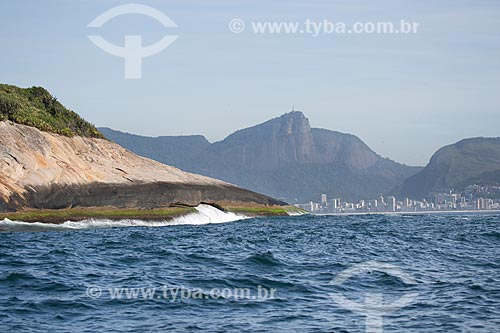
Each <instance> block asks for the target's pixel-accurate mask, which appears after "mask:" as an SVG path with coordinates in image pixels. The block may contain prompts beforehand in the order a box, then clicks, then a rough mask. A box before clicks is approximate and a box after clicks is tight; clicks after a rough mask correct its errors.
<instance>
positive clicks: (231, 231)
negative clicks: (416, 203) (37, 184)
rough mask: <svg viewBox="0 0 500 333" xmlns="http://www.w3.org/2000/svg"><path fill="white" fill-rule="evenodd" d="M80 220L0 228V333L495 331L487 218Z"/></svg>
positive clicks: (495, 237)
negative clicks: (156, 224) (60, 224)
mask: <svg viewBox="0 0 500 333" xmlns="http://www.w3.org/2000/svg"><path fill="white" fill-rule="evenodd" d="M210 222H220V221H215V220H213V221H210ZM82 223H85V222H80V224H68V225H67V226H64V227H44V226H40V225H35V226H34V227H32V228H30V227H29V226H26V225H24V224H20V223H14V222H10V221H3V222H1V223H0V229H1V230H2V232H0V331H1V332H202V331H203V332H204V331H206V332H302V333H304V332H382V331H383V332H488V333H489V332H500V215H495V214H469V215H458V214H457V215H392V216H389V215H371V216H369V215H364V216H295V217H272V218H253V219H245V220H239V221H234V222H228V223H210V224H206V223H202V224H199V223H196V222H192V223H189V221H184V222H183V223H181V224H177V225H171V224H168V223H165V225H163V226H159V227H152V226H154V224H153V225H150V224H147V223H144V224H141V223H139V222H137V223H129V224H123V225H120V224H116V225H114V224H113V223H109V224H106V223H104V222H102V223H100V221H93V222H89V224H88V227H82ZM124 225H128V227H119V226H124Z"/></svg>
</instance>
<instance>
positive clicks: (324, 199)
mask: <svg viewBox="0 0 500 333" xmlns="http://www.w3.org/2000/svg"><path fill="white" fill-rule="evenodd" d="M327 202H328V197H327V196H326V194H324V193H323V194H322V195H321V204H323V205H325V206H326V204H327Z"/></svg>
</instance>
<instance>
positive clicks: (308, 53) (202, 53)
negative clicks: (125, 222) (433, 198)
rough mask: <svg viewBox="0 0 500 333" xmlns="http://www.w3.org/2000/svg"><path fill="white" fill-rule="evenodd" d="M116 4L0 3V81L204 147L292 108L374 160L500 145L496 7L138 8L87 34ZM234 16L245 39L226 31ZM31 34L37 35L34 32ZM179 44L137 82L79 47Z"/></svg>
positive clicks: (114, 62) (415, 161)
mask: <svg viewBox="0 0 500 333" xmlns="http://www.w3.org/2000/svg"><path fill="white" fill-rule="evenodd" d="M126 3H127V2H124V1H115V0H113V1H106V2H102V1H72V2H64V1H47V2H44V3H38V2H30V6H29V7H28V6H25V4H26V2H25V1H15V2H14V1H11V2H2V4H1V5H0V9H1V10H0V20H1V22H2V30H1V31H0V41H1V42H2V45H3V52H1V53H0V71H1V72H2V82H4V83H8V84H13V85H19V86H24V87H27V86H44V87H46V88H47V89H48V90H50V91H51V92H53V93H54V94H55V95H56V96H57V97H58V98H59V100H60V101H61V102H62V103H64V104H65V105H66V106H68V107H70V108H72V109H73V110H75V111H77V112H78V113H79V114H81V115H82V116H83V117H84V118H86V119H87V120H89V121H91V122H93V123H94V124H96V125H97V126H100V127H104V126H105V127H111V128H113V129H117V130H121V131H125V132H129V133H134V134H139V135H147V136H163V135H190V134H201V135H204V136H205V137H207V139H209V140H210V141H211V142H213V141H218V140H221V139H223V138H224V137H226V136H227V135H229V134H230V133H232V132H234V131H235V130H237V129H241V128H246V127H250V126H253V125H256V124H259V123H262V122H264V121H266V120H269V119H271V118H275V117H278V116H280V115H282V114H284V113H286V112H288V111H290V109H291V106H292V105H295V109H296V110H302V111H303V112H304V114H305V115H306V117H308V118H309V120H310V122H311V126H312V127H317V128H326V129H330V130H335V131H340V132H344V133H350V134H354V135H356V136H358V137H359V138H361V139H362V140H363V141H364V142H365V143H366V144H368V145H369V146H370V147H371V148H372V149H373V150H374V151H376V152H377V153H379V154H381V155H382V156H384V157H389V158H391V159H393V160H395V161H398V162H401V163H406V164H408V165H425V164H426V163H427V161H428V160H429V158H430V157H431V155H432V154H433V153H434V152H435V151H436V150H437V149H438V148H440V147H442V146H444V145H448V144H451V143H454V142H456V141H459V140H461V139H463V138H467V137H476V136H485V137H497V136H500V132H499V131H498V123H500V110H499V105H500V103H499V102H500V95H499V94H498V91H500V21H499V20H498V17H499V14H500V3H498V2H495V1H451V0H446V1H441V2H439V3H435V4H432V5H429V4H423V3H421V2H417V1H415V2H405V3H401V2H398V1H385V2H383V4H382V3H377V4H376V3H373V2H370V1H357V2H356V3H353V2H347V1H332V2H327V1H321V0H316V1H310V2H308V4H307V5H304V4H301V3H300V2H298V1H290V2H287V3H286V5H285V4H278V3H265V4H259V5H256V4H254V3H252V2H250V1H242V2H239V3H238V4H235V3H234V2H232V1H227V0H225V1H215V2H213V3H211V4H210V5H208V4H206V3H204V2H201V1H179V0H176V1H169V2H164V1H141V2H140V3H142V4H144V5H148V6H151V7H153V8H156V9H158V10H159V11H161V12H163V13H165V14H166V15H167V16H168V17H170V18H171V19H172V20H173V21H174V22H175V23H176V24H177V25H178V28H168V29H166V28H165V27H164V26H162V25H161V24H159V23H158V22H156V21H155V20H154V19H151V18H150V17H147V16H144V15H132V14H131V15H123V16H120V17H116V18H114V19H112V20H110V21H109V22H107V23H106V24H105V25H103V26H102V27H100V28H98V29H96V28H89V27H87V25H88V24H89V22H91V21H92V20H93V19H94V18H96V17H97V16H98V15H100V14H101V13H103V12H104V11H106V10H108V9H110V8H112V7H114V6H118V5H122V4H126ZM234 18H240V19H242V20H244V21H245V22H247V30H246V31H244V32H242V33H239V34H235V33H232V32H231V31H230V30H229V29H228V23H229V22H230V21H231V20H232V19H234ZM307 19H311V20H316V21H321V20H323V19H328V20H331V21H333V22H355V21H374V22H376V21H392V22H399V20H401V19H404V20H406V21H415V22H419V24H420V25H419V30H418V33H416V34H411V35H377V34H360V35H319V36H317V37H313V36H305V35H301V34H260V35H259V34H254V33H252V32H251V31H248V29H249V27H248V26H249V22H251V21H299V22H303V21H305V20H307ZM35 27H36V29H35ZM165 33H167V34H175V35H178V39H177V40H176V41H175V42H174V43H173V44H172V45H171V46H169V47H168V48H167V49H165V50H163V51H162V52H160V53H158V54H156V55H154V56H151V57H149V58H146V59H144V61H143V68H142V70H143V76H142V78H141V79H140V80H126V79H124V77H123V63H124V62H123V59H122V58H119V57H115V56H112V55H110V54H107V53H105V52H103V51H102V50H101V49H99V48H98V47H96V46H95V45H94V44H92V42H90V41H89V39H88V37H87V36H88V35H91V34H97V35H102V36H103V37H104V38H105V39H106V40H109V41H110V42H111V43H114V44H117V45H120V44H123V38H124V36H125V35H131V34H135V35H142V36H143V39H144V43H143V44H144V45H150V44H153V43H155V42H156V41H158V40H159V39H160V38H162V37H163V36H164V35H165Z"/></svg>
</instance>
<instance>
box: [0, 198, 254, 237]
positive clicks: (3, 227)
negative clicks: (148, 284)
mask: <svg viewBox="0 0 500 333" xmlns="http://www.w3.org/2000/svg"><path fill="white" fill-rule="evenodd" d="M195 209H196V212H195V213H190V214H187V215H183V216H179V217H176V218H173V219H170V220H165V221H144V220H136V219H124V220H108V219H88V220H83V221H78V222H75V221H66V222H64V223H61V224H52V223H41V222H23V221H11V220H9V219H4V220H3V221H0V231H4V232H5V231H62V230H85V229H101V228H123V227H164V226H174V225H203V224H210V223H227V222H233V221H238V220H242V219H247V218H249V217H248V216H244V215H238V214H234V213H230V212H224V211H221V210H219V209H217V208H215V207H213V206H210V205H204V204H202V205H199V206H197V207H195Z"/></svg>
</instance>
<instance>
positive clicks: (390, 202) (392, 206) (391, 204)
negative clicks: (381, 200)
mask: <svg viewBox="0 0 500 333" xmlns="http://www.w3.org/2000/svg"><path fill="white" fill-rule="evenodd" d="M387 210H388V211H389V212H395V211H396V198H395V197H393V196H390V197H387Z"/></svg>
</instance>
